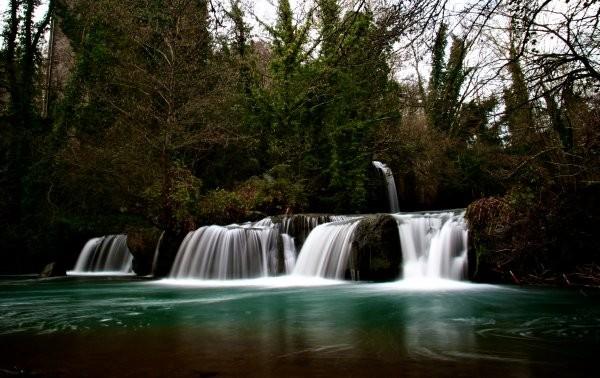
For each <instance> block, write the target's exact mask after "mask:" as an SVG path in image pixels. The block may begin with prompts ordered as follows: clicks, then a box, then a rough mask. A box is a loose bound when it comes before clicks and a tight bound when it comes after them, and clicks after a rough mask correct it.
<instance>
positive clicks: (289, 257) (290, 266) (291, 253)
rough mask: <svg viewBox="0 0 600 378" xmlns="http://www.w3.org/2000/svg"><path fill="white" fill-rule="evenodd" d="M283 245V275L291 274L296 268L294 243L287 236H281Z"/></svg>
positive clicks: (291, 238) (292, 239)
mask: <svg viewBox="0 0 600 378" xmlns="http://www.w3.org/2000/svg"><path fill="white" fill-rule="evenodd" d="M281 240H282V243H283V259H284V264H285V273H286V274H291V273H292V271H293V270H294V266H296V243H295V242H294V238H293V237H291V236H290V235H288V234H281Z"/></svg>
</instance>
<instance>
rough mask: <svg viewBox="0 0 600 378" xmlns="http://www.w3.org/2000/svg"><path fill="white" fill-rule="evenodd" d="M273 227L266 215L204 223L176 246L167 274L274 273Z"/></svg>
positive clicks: (228, 275) (232, 275) (250, 275)
mask: <svg viewBox="0 0 600 378" xmlns="http://www.w3.org/2000/svg"><path fill="white" fill-rule="evenodd" d="M277 237H278V230H277V227H275V226H274V225H273V222H272V221H271V220H270V219H268V218H267V220H265V219H263V220H262V221H259V222H256V223H254V224H252V223H247V224H244V225H237V224H233V225H229V226H225V227H223V226H205V227H201V228H199V229H198V230H196V231H192V232H190V233H189V234H188V235H187V236H186V237H185V239H184V240H183V242H182V243H181V246H180V247H179V251H178V252H177V257H176V258H175V262H174V264H173V268H172V269H171V274H170V275H169V276H170V277H171V278H195V279H220V280H223V279H241V278H255V277H261V276H267V275H268V274H269V273H276V272H277V266H278V264H277V263H278V256H277Z"/></svg>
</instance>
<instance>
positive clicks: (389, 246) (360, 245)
mask: <svg viewBox="0 0 600 378" xmlns="http://www.w3.org/2000/svg"><path fill="white" fill-rule="evenodd" d="M401 266H402V251H401V247H400V237H399V235H398V224H397V223H396V220H395V219H394V218H393V217H392V216H390V215H387V214H379V215H375V216H369V217H367V218H365V219H363V220H361V221H360V223H359V225H358V227H357V228H356V231H355V233H354V241H353V242H352V249H351V252H350V261H349V272H348V275H349V276H350V277H349V278H351V279H354V280H360V281H378V282H382V281H394V280H397V279H399V278H400V272H401Z"/></svg>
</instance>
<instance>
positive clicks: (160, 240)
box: [150, 231, 165, 276]
mask: <svg viewBox="0 0 600 378" xmlns="http://www.w3.org/2000/svg"><path fill="white" fill-rule="evenodd" d="M164 236H165V232H164V231H163V232H161V233H160V236H159V237H158V242H157V243H156V248H155V249H154V257H153V258H152V271H151V272H150V274H152V275H153V276H154V275H155V274H156V264H157V263H158V254H159V253H160V245H161V244H162V240H163V237H164Z"/></svg>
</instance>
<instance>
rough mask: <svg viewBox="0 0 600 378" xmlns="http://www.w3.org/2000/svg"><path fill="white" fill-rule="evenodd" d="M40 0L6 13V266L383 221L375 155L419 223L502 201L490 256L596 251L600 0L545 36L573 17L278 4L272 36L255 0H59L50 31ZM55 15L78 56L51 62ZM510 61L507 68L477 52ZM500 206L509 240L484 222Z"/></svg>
mask: <svg viewBox="0 0 600 378" xmlns="http://www.w3.org/2000/svg"><path fill="white" fill-rule="evenodd" d="M39 3H40V2H39V1H33V0H30V1H16V0H13V1H11V2H10V5H9V10H8V12H7V13H6V14H5V28H4V34H3V37H4V44H3V48H2V51H1V54H2V56H1V59H2V69H1V71H0V75H1V77H0V85H1V87H2V88H1V92H0V106H1V108H0V112H1V114H0V116H1V118H0V173H1V177H0V178H1V182H0V195H1V198H0V209H1V212H0V221H1V222H2V224H3V225H4V227H2V229H1V230H0V243H1V245H0V249H1V250H0V261H1V262H2V263H1V265H0V272H2V271H10V272H15V271H28V270H33V269H39V268H40V266H41V265H42V264H44V263H46V262H49V261H57V260H58V261H70V259H72V256H71V255H70V254H71V253H72V252H76V251H77V249H78V248H79V247H80V246H81V244H82V241H83V240H85V238H87V237H89V236H92V235H99V234H104V233H115V232H122V231H123V230H126V229H129V228H132V227H133V228H135V227H138V228H144V227H153V228H155V229H159V230H165V231H166V232H167V234H168V235H170V234H172V235H181V234H183V233H185V232H187V231H189V230H191V229H193V228H195V227H197V226H199V225H201V224H210V223H230V222H241V221H244V220H249V219H254V218H259V217H261V216H264V215H265V214H282V213H291V212H301V211H307V212H337V213H361V212H363V213H364V212H378V211H385V210H386V203H384V201H385V196H382V195H381V192H382V187H383V186H382V185H383V184H382V182H381V178H380V177H379V176H378V175H377V172H375V171H374V168H373V167H372V164H371V161H372V160H381V161H384V162H386V163H387V164H388V165H389V166H390V167H391V168H392V169H393V172H394V174H395V177H396V184H397V187H398V194H399V197H400V207H401V209H402V210H422V209H436V208H449V207H467V206H468V205H469V204H470V203H472V202H473V201H476V200H479V199H481V198H486V197H493V198H492V199H489V198H487V199H486V200H481V201H480V202H477V203H476V205H474V206H475V207H473V208H472V209H471V210H470V221H471V222H473V223H474V225H473V226H474V229H475V230H479V231H481V235H480V238H479V239H478V241H479V244H478V248H479V252H480V253H482V254H484V253H486V252H487V253H489V252H490V251H492V252H493V251H495V250H497V249H505V250H507V251H509V252H508V254H509V255H510V254H511V253H513V254H515V255H516V254H519V256H521V254H527V253H529V254H535V253H538V252H539V251H543V253H544V254H546V255H547V254H548V253H550V252H548V251H550V250H552V249H553V248H558V249H560V250H561V251H562V252H561V253H562V254H565V253H566V254H568V253H573V254H576V253H578V254H579V255H577V257H576V258H573V259H571V260H569V261H570V264H571V266H577V265H578V264H579V263H590V262H592V261H595V259H596V257H597V256H593V254H590V253H586V252H584V251H585V250H586V249H589V248H593V247H591V246H592V244H593V243H592V239H593V238H591V233H593V230H592V229H591V228H586V227H582V228H579V226H580V225H581V224H589V222H593V223H592V224H596V225H597V218H596V217H595V215H593V214H592V212H593V211H594V210H593V209H592V208H590V207H589V206H590V205H589V204H588V203H596V202H594V201H592V202H590V201H591V198H594V196H597V195H598V194H599V190H598V183H599V181H598V180H599V178H600V172H599V167H600V165H599V163H600V161H599V160H600V157H599V150H598V149H599V143H600V135H599V134H600V97H598V89H599V88H600V76H599V75H598V69H599V68H598V67H599V66H598V52H599V51H598V48H599V47H600V46H599V43H600V42H599V40H598V35H597V33H598V31H597V30H594V29H595V26H594V25H595V24H594V22H593V21H594V20H595V21H596V22H597V21H598V12H597V10H598V7H599V5H598V4H597V2H596V1H591V2H590V1H587V2H583V1H579V2H571V3H569V4H568V5H565V7H562V8H558V9H560V10H561V12H563V14H562V16H564V18H561V17H559V16H557V17H558V18H559V22H557V23H546V24H544V23H543V20H544V18H543V17H538V15H540V14H542V15H543V14H544V12H553V14H557V12H556V9H550V8H548V7H549V5H548V2H541V1H540V2H533V3H532V2H521V1H506V2H503V1H496V2H488V3H487V4H486V5H485V6H484V5H476V6H473V7H467V8H466V10H465V11H463V12H464V13H460V14H457V15H454V16H452V17H449V16H448V15H447V14H446V13H445V12H444V8H443V7H444V4H443V3H444V2H438V1H408V2H397V4H396V2H386V1H384V2H381V3H377V5H374V4H371V5H368V4H367V3H366V2H363V1H358V2H352V3H350V4H349V3H346V2H342V1H338V0H317V1H314V2H313V3H307V4H308V5H307V6H306V7H305V8H303V9H304V11H303V12H300V11H299V9H293V8H292V6H291V5H290V2H289V1H288V0H280V1H278V2H277V4H276V6H277V11H276V20H275V21H274V22H273V23H265V22H262V21H260V20H258V21H256V20H255V19H253V17H251V15H250V14H248V12H246V11H247V9H246V7H244V6H243V5H242V3H240V2H239V1H237V0H234V1H232V2H230V3H227V4H217V5H215V4H213V3H212V2H208V1H207V0H132V1H127V2H123V1H115V0H73V1H50V2H49V8H48V14H47V16H46V17H44V19H42V20H41V21H39V22H36V21H35V20H34V13H35V10H36V9H37V8H38V7H40V4H39ZM51 16H52V17H54V24H53V25H54V27H53V28H52V37H53V38H58V37H57V35H58V34H60V36H61V37H62V38H63V42H65V41H67V42H66V43H68V46H69V48H68V49H67V50H68V51H67V53H66V55H62V56H60V55H52V59H51V60H50V62H48V61H47V60H45V59H43V54H42V51H43V49H44V47H43V44H42V42H43V39H44V33H45V32H46V30H47V29H48V27H49V25H50V19H51ZM497 19H502V20H508V22H505V23H504V25H505V27H504V28H503V29H502V30H500V29H499V28H498V27H497V25H496V24H493V22H496V21H492V20H497ZM457 20H458V21H457ZM457 25H458V26H457ZM557 25H558V26H557ZM257 32H263V33H264V34H263V36H262V37H259V36H257V34H256V33H257ZM572 33H578V34H577V36H578V38H579V39H578V38H571V37H572ZM550 39H551V40H554V41H555V40H559V42H552V43H550V44H549V43H548V41H549V40H550ZM489 41H496V43H495V47H494V48H492V47H490V46H489V43H490V42H489ZM561 41H562V42H561ZM53 43H54V40H52V43H51V44H50V45H51V47H54V44H53ZM482 44H483V46H482ZM540 45H541V46H542V47H540ZM583 45H585V46H587V47H584V46H583ZM548 46H551V47H550V48H548ZM548 49H549V50H548ZM492 50H494V51H496V53H495V56H496V60H495V61H494V62H490V61H486V60H485V59H483V60H481V61H479V62H477V63H474V62H473V59H472V58H469V57H470V56H472V55H473V54H474V55H477V54H480V55H485V56H486V58H487V56H488V55H492V54H491V51H492ZM482 51H483V53H482ZM63 54H64V51H63ZM470 54H471V55H470ZM561 59H562V60H561ZM424 61H425V62H427V64H424V63H423V62H424ZM58 63H61V64H63V65H62V66H61V65H59V64H58ZM66 63H68V64H66ZM65 65H66V66H67V68H66V70H67V71H68V75H66V76H65V77H67V79H66V80H64V81H63V82H56V80H54V79H53V77H56V75H57V73H56V71H57V69H58V68H57V67H58V66H60V67H62V68H63V69H65V68H64V66H65ZM411 65H412V66H413V69H415V71H416V75H413V76H411V77H410V79H409V80H400V74H399V72H400V71H401V69H399V68H398V67H402V66H404V67H406V66H411ZM422 71H423V72H428V73H429V77H428V78H427V79H425V78H423V76H422ZM53 75H54V76H53ZM498 203H502V204H503V205H502V206H501V207H498ZM486 206H491V207H490V208H489V209H488V208H486ZM473 209H476V210H477V211H478V212H477V213H475V210H473ZM486 209H487V210H486ZM494 211H496V212H497V213H498V214H496V213H494ZM474 214H479V215H476V216H475V215H474ZM481 214H487V215H488V217H487V218H486V217H485V216H483V215H481ZM490 214H492V215H493V214H496V215H497V216H498V218H497V220H498V222H499V220H504V223H503V224H501V225H500V223H497V222H496V221H494V222H493V224H494V227H496V226H498V227H502V232H500V231H498V232H496V233H495V234H494V233H491V231H490V229H489V228H486V227H488V226H489V225H490V224H492V223H490V222H492V220H493V219H495V218H494V216H492V215H490ZM507 214H509V215H510V216H509V215H507ZM536 214H537V215H536ZM534 215H535V216H534ZM546 215H548V216H547V217H546ZM565 219H569V220H572V222H571V221H569V222H566V221H565ZM581 219H586V221H582V220H581ZM477 222H479V223H477ZM482 222H484V223H482ZM586 222H588V223H586ZM523 224H524V225H523ZM513 225H518V226H514V227H518V228H514V229H510V228H511V227H513ZM490 227H491V226H490ZM575 227H578V230H579V231H578V232H574V231H573V230H568V229H573V228H575ZM538 228H543V229H544V230H545V231H544V232H543V233H540V232H538V231H539V230H538ZM563 228H564V229H567V231H566V232H565V233H564V235H565V236H564V238H563V239H561V237H562V236H559V235H557V233H558V231H557V230H559V229H563ZM527 232H529V234H531V237H529V238H527V237H525V236H526V235H527ZM581 233H583V234H585V235H581ZM484 234H485V235H484ZM478 235H479V234H478ZM490 235H492V236H490ZM493 235H495V236H493ZM515 235H521V236H523V237H524V239H527V240H534V239H535V240H538V238H537V237H538V236H539V235H546V236H547V238H546V239H545V240H547V241H548V242H549V243H550V241H551V243H550V244H548V243H542V244H543V245H541V244H540V245H532V244H530V243H528V242H527V241H526V240H524V239H517V238H515V237H514V236H515ZM551 236H552V237H551ZM567 237H568V238H571V237H573V238H577V240H579V241H581V243H580V244H581V245H577V246H573V245H571V246H569V247H567V246H568V243H567V242H566V240H567V239H566V238H567ZM490 240H492V241H490ZM494 240H501V241H502V242H501V243H500V244H502V245H501V248H500V247H498V246H497V245H495V244H494V243H495V241H494ZM540 243H541V242H540ZM590 243H592V244H590ZM538 244H539V243H538ZM559 246H560V247H559ZM568 248H573V249H574V250H573V251H570V252H569V251H567V249H568ZM582 251H583V252H582ZM539 253H542V252H539ZM511 261H513V260H511ZM561 261H562V260H561ZM513 269H514V268H513Z"/></svg>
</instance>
